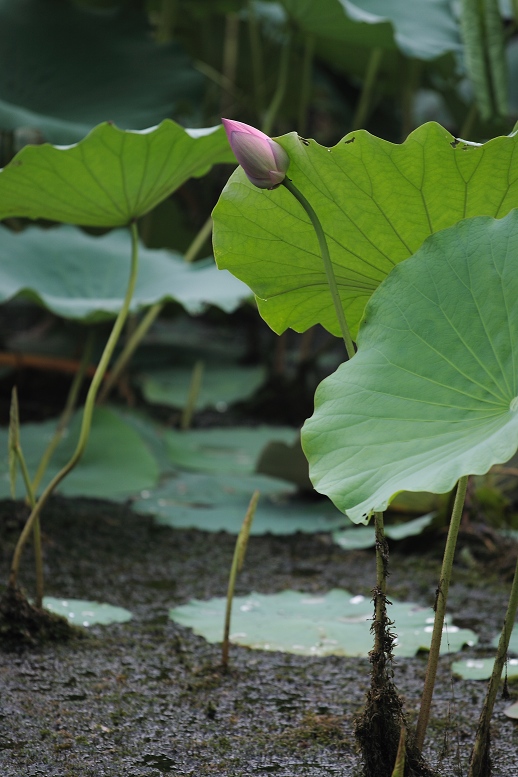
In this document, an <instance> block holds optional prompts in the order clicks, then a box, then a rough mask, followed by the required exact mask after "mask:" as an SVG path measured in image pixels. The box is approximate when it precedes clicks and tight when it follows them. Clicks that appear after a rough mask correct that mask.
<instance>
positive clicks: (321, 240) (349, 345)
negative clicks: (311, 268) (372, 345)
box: [282, 178, 354, 359]
mask: <svg viewBox="0 0 518 777" xmlns="http://www.w3.org/2000/svg"><path fill="white" fill-rule="evenodd" d="M282 183H283V186H285V187H286V189H287V190H288V191H289V192H291V193H292V194H293V196H294V197H295V198H296V199H297V200H298V201H299V202H300V204H301V205H302V207H303V208H304V210H305V211H306V213H307V214H308V216H309V218H310V221H311V223H312V225H313V229H314V230H315V232H316V235H317V238H318V244H319V246H320V253H321V254H322V261H323V262H324V267H325V271H326V276H327V282H328V284H329V290H330V292H331V297H332V298H333V304H334V306H335V312H336V317H337V319H338V323H339V325H340V332H341V333H342V337H343V340H344V343H345V349H346V351H347V355H348V357H349V359H352V357H353V356H354V344H353V340H352V337H351V333H350V331H349V327H348V326H347V321H346V320H345V313H344V309H343V307H342V301H341V299H340V294H339V292H338V285H337V283H336V276H335V272H334V270H333V264H332V262H331V257H330V255H329V248H328V246H327V240H326V236H325V234H324V230H323V229H322V225H321V223H320V221H319V218H318V216H317V214H316V213H315V211H314V210H313V208H312V207H311V205H310V204H309V202H308V201H307V199H306V198H305V197H304V195H303V194H302V192H301V191H299V189H297V187H296V186H295V184H294V183H293V181H290V179H289V178H285V179H284V181H283V182H282Z"/></svg>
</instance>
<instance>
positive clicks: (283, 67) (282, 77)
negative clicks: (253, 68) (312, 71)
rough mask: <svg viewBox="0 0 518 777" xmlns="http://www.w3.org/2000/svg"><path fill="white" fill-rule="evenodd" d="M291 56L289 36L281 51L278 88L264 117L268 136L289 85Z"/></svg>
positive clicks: (265, 131)
mask: <svg viewBox="0 0 518 777" xmlns="http://www.w3.org/2000/svg"><path fill="white" fill-rule="evenodd" d="M290 54H291V36H290V35H289V34H288V36H287V38H286V40H285V42H284V44H283V46H282V50H281V59H280V62H279V71H278V76H277V86H276V88H275V92H274V94H273V97H272V101H271V103H270V105H269V106H268V108H267V110H266V115H265V117H264V121H263V126H262V131H263V132H264V133H265V134H266V135H271V134H272V127H273V125H274V122H275V119H276V118H277V114H278V112H279V108H280V107H281V105H282V101H283V100H284V95H285V93H286V85H287V83H288V65H289V63H290Z"/></svg>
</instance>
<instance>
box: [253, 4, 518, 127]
mask: <svg viewBox="0 0 518 777" xmlns="http://www.w3.org/2000/svg"><path fill="white" fill-rule="evenodd" d="M517 1H518V0H517ZM247 16H248V32H249V35H250V59H251V62H252V74H253V79H254V95H255V109H256V111H257V116H258V117H259V119H261V116H262V115H263V110H264V63H263V51H262V46H261V35H260V31H259V25H258V23H257V16H256V14H255V9H254V4H253V1H252V0H247Z"/></svg>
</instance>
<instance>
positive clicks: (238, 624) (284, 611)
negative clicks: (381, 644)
mask: <svg viewBox="0 0 518 777" xmlns="http://www.w3.org/2000/svg"><path fill="white" fill-rule="evenodd" d="M225 606H226V600H225V599H224V598H220V599H210V600H209V601H199V600H197V599H194V600H193V601H191V602H189V604H185V605H182V606H180V607H176V608H174V609H172V610H170V612H169V617H170V618H171V619H172V620H174V621H175V622H176V623H179V624H181V625H182V626H187V627H189V628H192V629H193V630H194V633H195V634H198V635H200V636H202V637H204V638H205V639H206V640H207V641H208V642H220V641H221V640H222V635H223V622H224V616H225ZM232 607H233V608H232V625H231V633H230V640H231V642H233V643H235V644H238V645H243V646H246V647H251V648H255V649H259V650H279V651H281V652H286V653H297V654H299V655H306V656H329V655H339V656H364V657H367V656H368V655H369V652H370V651H371V650H372V633H371V626H372V617H373V604H372V601H371V600H370V599H368V598H366V597H364V596H353V595H352V594H350V593H349V592H348V591H344V590H340V589H333V590H331V591H329V592H328V593H327V594H323V595H313V594H307V593H300V592H299V591H282V592H281V593H278V594H271V595H265V594H256V593H252V594H250V595H249V596H239V597H234V601H233V606H232ZM388 614H389V617H390V618H393V619H394V620H395V621H396V623H397V634H398V637H397V643H396V647H395V655H396V656H399V657H410V656H414V655H415V654H416V653H417V652H418V651H419V650H428V649H429V646H430V640H431V635H432V630H433V620H434V618H433V611H432V610H431V609H428V608H423V607H419V606H418V605H415V604H404V603H402V602H393V604H392V606H391V607H389V613H388ZM444 631H445V633H447V634H448V640H443V644H442V645H441V652H442V653H447V652H456V651H458V650H460V649H461V648H462V646H463V645H465V644H470V645H473V644H475V643H476V642H477V636H476V634H474V632H472V631H470V630H469V629H459V628H457V627H456V626H453V625H452V624H451V618H447V620H446V623H445V627H444Z"/></svg>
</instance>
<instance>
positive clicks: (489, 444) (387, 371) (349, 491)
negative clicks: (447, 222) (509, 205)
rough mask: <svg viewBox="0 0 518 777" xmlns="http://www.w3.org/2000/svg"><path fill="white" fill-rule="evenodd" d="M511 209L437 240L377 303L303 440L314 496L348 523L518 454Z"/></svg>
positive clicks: (517, 255) (516, 286)
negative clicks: (323, 497)
mask: <svg viewBox="0 0 518 777" xmlns="http://www.w3.org/2000/svg"><path fill="white" fill-rule="evenodd" d="M516 364H518V211H513V212H511V213H510V214H509V215H508V216H506V217H505V218H504V219H501V220H499V221H497V220H493V219H490V218H485V217H482V218H475V219H467V220H465V221H462V222H460V223H459V224H458V225H456V226H455V227H452V228H450V229H448V230H444V231H443V232H441V233H439V234H437V235H434V236H433V237H431V238H430V239H429V240H427V241H426V242H425V243H424V245H423V246H422V248H421V249H420V250H419V251H418V252H417V253H416V254H415V256H413V257H412V258H411V259H409V260H408V261H406V262H403V263H402V264H400V265H399V266H398V267H396V268H395V269H394V270H393V271H392V273H391V274H390V275H389V276H388V278H387V279H386V280H385V282H384V283H383V284H382V285H381V286H380V287H379V289H378V290H377V291H376V293H375V294H374V295H373V297H372V299H371V300H370V302H369V304H368V305H367V308H366V311H365V319H364V323H363V324H362V327H361V330H360V335H359V337H358V352H357V353H356V354H355V356H354V357H353V358H352V359H351V361H349V362H347V363H346V364H343V365H341V367H339V368H338V370H337V371H336V372H335V373H334V374H333V375H331V376H330V377H329V378H326V380H324V381H323V382H322V383H321V384H320V386H319V388H318V389H317V392H316V395H315V413H314V415H313V416H312V417H311V418H310V419H309V420H308V421H307V422H306V424H305V426H304V429H303V432H302V444H303V448H304V450H305V452H306V455H307V456H308V459H309V462H310V476H311V479H312V481H313V484H314V485H315V488H316V489H317V491H320V492H322V493H325V494H327V496H329V497H330V498H331V499H332V500H333V502H334V503H335V504H336V505H337V507H338V508H339V509H341V510H343V511H344V512H346V513H347V515H348V516H349V517H350V518H351V520H353V521H354V522H357V523H358V522H362V521H366V520H367V519H368V517H369V515H370V514H371V513H372V512H374V511H382V510H384V509H385V508H386V507H387V505H388V504H389V503H390V500H391V499H392V497H393V496H394V495H395V494H396V493H397V492H399V491H403V490H407V491H432V492H434V493H446V492H448V491H450V490H451V489H452V488H453V487H454V485H455V483H456V482H457V480H458V479H459V478H460V477H461V476H463V475H469V474H476V475H481V474H484V473H485V472H487V471H488V470H489V469H490V467H491V466H492V465H493V464H496V463H501V462H505V461H507V460H508V459H510V458H511V456H512V455H513V454H514V453H515V451H516V449H517V447H518V412H517V409H518V396H517V395H518V374H517V372H516Z"/></svg>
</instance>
